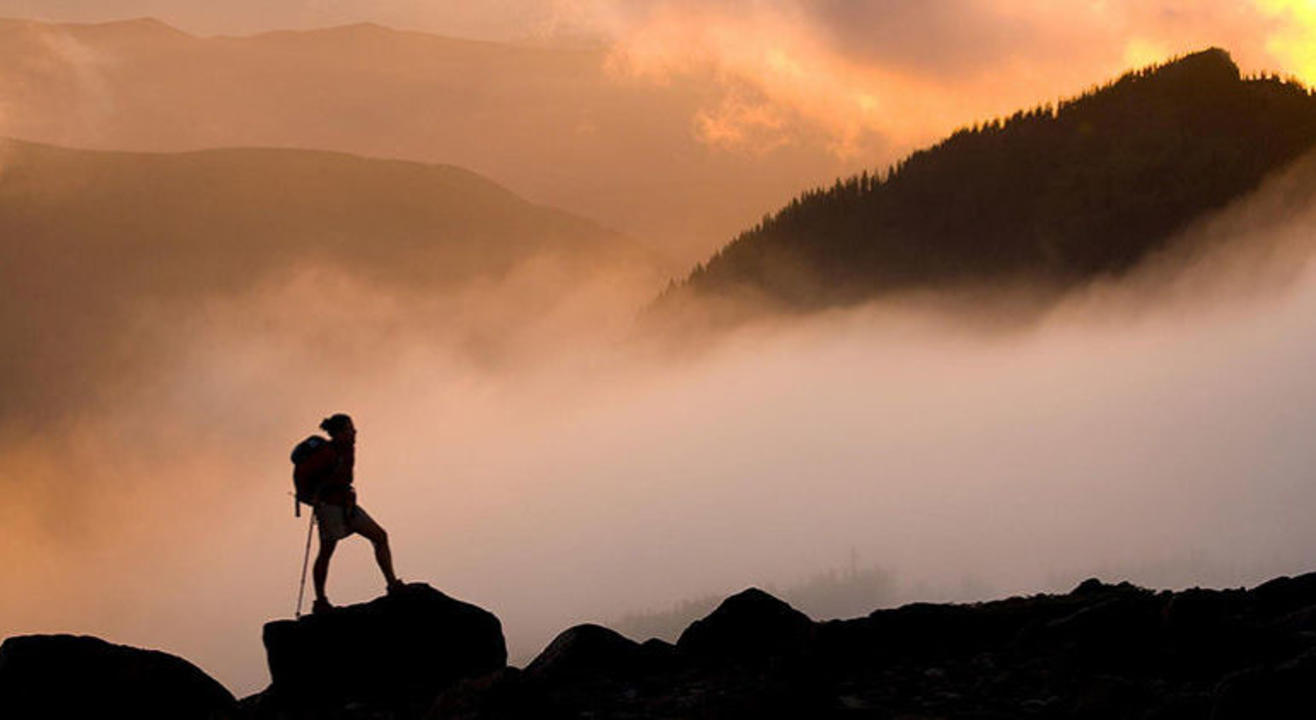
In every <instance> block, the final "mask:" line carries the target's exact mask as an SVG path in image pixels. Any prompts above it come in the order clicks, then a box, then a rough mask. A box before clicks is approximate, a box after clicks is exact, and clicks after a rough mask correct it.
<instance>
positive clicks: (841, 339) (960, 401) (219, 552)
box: [0, 174, 1316, 694]
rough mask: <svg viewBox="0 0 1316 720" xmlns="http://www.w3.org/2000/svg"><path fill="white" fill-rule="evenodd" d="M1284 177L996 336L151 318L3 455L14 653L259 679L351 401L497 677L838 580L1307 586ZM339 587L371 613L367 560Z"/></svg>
mask: <svg viewBox="0 0 1316 720" xmlns="http://www.w3.org/2000/svg"><path fill="white" fill-rule="evenodd" d="M1294 177H1295V176H1290V177H1289V178H1288V179H1286V180H1282V181H1280V182H1278V184H1272V185H1271V186H1270V188H1269V189H1268V190H1267V191H1266V192H1263V193H1262V194H1261V195H1260V196H1258V197H1256V198H1253V199H1251V200H1250V201H1248V202H1246V203H1244V204H1242V205H1240V206H1239V207H1237V208H1235V209H1234V210H1232V211H1231V212H1230V213H1227V214H1226V215H1225V216H1224V217H1222V218H1219V219H1217V220H1215V221H1214V222H1212V223H1208V224H1206V225H1205V226H1203V227H1201V228H1197V229H1196V230H1195V231H1194V232H1195V233H1198V234H1199V235H1204V236H1208V237H1215V238H1218V239H1220V240H1221V241H1228V242H1229V244H1228V245H1226V246H1224V247H1223V248H1221V247H1217V248H1216V249H1215V250H1214V251H1213V252H1210V253H1205V254H1203V253H1188V254H1185V253H1177V254H1175V253H1171V254H1169V255H1167V256H1166V257H1164V258H1162V259H1161V260H1160V261H1159V262H1158V263H1153V264H1152V265H1151V266H1149V268H1148V269H1146V270H1145V271H1144V272H1143V273H1142V274H1140V275H1138V276H1135V277H1133V278H1128V279H1125V280H1123V281H1119V282H1111V283H1106V284H1100V285H1095V286H1093V287H1091V288H1089V289H1087V290H1085V291H1082V292H1078V293H1075V294H1073V295H1071V296H1070V297H1069V298H1068V299H1066V300H1065V301H1063V302H1061V303H1060V304H1059V305H1057V306H1054V307H1052V308H1051V309H1050V310H1049V311H1048V312H1046V313H1044V314H1043V315H1042V316H1041V317H1040V318H1035V319H1034V320H1033V321H1031V322H1029V323H1024V324H1016V325H1012V326H1008V327H1007V329H1004V330H1002V329H1001V328H1002V326H999V325H997V326H993V327H992V328H991V329H984V328H983V327H981V326H980V325H978V324H976V323H973V322H968V321H966V320H964V319H963V318H962V317H959V318H957V317H955V316H952V315H947V314H946V313H944V312H941V311H931V310H929V309H928V307H929V305H928V304H927V303H926V302H924V300H925V299H917V298H915V299H901V298H892V299H888V300H885V301H883V302H879V303H876V304H873V305H871V306H866V307H862V308H855V309H851V310H847V311H838V312H834V313H829V314H825V315H819V316H812V317H810V318H807V319H800V318H795V319H792V320H789V321H780V322H777V321H765V322H762V323H759V324H756V325H751V326H747V327H744V328H742V329H740V330H738V331H736V332H733V333H730V334H728V335H726V336H724V337H722V338H720V339H716V340H708V339H707V338H703V339H700V340H699V344H698V345H697V346H695V345H694V343H695V341H694V340H687V341H684V342H677V343H675V344H676V345H677V346H679V347H680V351H679V352H672V351H671V349H670V348H665V346H663V345H661V344H659V345H655V344H652V343H649V342H641V341H639V339H637V337H636V332H638V331H637V330H636V329H635V327H634V326H633V325H632V318H633V317H634V313H635V310H636V308H638V307H640V306H641V305H642V304H643V303H644V302H645V301H646V300H647V299H649V298H651V297H652V293H653V290H654V288H653V287H652V286H651V285H649V284H648V280H646V279H640V278H636V277H629V278H628V277H622V276H618V275H614V274H609V273H606V272H599V273H597V274H595V275H593V276H590V277H588V278H587V279H581V280H580V281H579V282H575V283H561V284H557V285H555V286H554V287H557V288H561V287H567V288H569V290H567V291H562V292H555V293H554V294H551V295H545V294H544V293H541V292H536V291H534V288H538V287H540V281H541V280H542V275H543V272H544V270H543V268H536V267H534V266H533V265H530V266H522V267H521V269H520V271H519V272H512V273H510V274H509V275H507V276H506V277H504V278H503V279H501V280H499V281H492V280H491V281H489V282H488V283H486V284H483V285H477V286H476V287H474V288H465V289H463V290H462V291H461V292H459V293H457V292H445V291H442V290H439V289H434V288H428V289H427V288H410V289H407V290H399V289H397V288H396V287H390V286H382V285H379V284H377V283H372V282H371V281H369V280H367V279H363V278H360V277H356V276H354V275H352V274H351V273H350V272H349V271H346V270H344V269H343V268H342V267H340V266H335V267H318V266H311V265H308V266H304V267H293V268H289V270H288V272H287V273H286V274H283V275H281V276H278V277H275V278H272V279H270V280H269V281H266V282H261V283H259V284H256V285H254V286H251V287H243V288H241V290H240V291H238V292H235V293H232V294H220V295H214V294H207V295H205V296H204V297H201V298H197V299H193V300H188V299H186V298H173V299H172V300H171V302H170V303H168V304H160V303H152V302H150V301H149V300H143V301H141V302H139V303H138V304H137V305H135V306H134V308H135V312H134V314H133V315H132V318H133V322H132V324H131V325H130V326H125V327H124V328H119V330H118V332H119V335H120V336H121V337H122V338H124V341H125V342H132V341H133V338H141V339H142V342H145V343H147V344H148V346H152V347H153V345H150V344H149V343H151V342H155V341H156V340H158V339H160V338H164V339H166V340H167V341H168V347H169V348H170V349H169V351H168V352H167V353H164V354H162V355H161V356H159V357H154V356H152V357H148V358H146V359H140V358H138V360H137V361H138V362H145V363H147V367H145V368H142V367H135V368H133V372H132V373H130V374H128V375H125V377H131V378H133V379H132V380H131V384H130V385H129V386H128V387H125V388H121V389H120V392H116V393H115V394H114V397H115V398H117V400H116V402H115V403H113V404H111V405H109V406H103V405H98V404H89V405H87V406H85V407H83V408H81V409H79V410H73V411H70V412H68V413H66V414H65V415H63V416H62V417H61V420H60V422H59V423H58V424H56V425H48V426H43V427H42V429H41V430H40V432H39V433H38V432H37V431H35V430H29V431H24V430H22V429H21V428H22V425H21V424H11V425H8V426H6V428H7V429H6V431H5V433H4V435H3V436H0V485H2V486H3V490H4V493H5V497H6V502H5V503H4V504H3V506H0V524H3V526H4V527H5V528H6V532H5V533H4V534H3V535H0V568H3V569H0V584H3V586H4V587H5V588H6V589H7V592H6V593H4V596H3V597H2V598H0V636H7V635H11V634H18V633H29V632H55V631H70V632H86V633H94V634H97V635H101V636H103V637H106V638H107V639H110V640H113V641H117V642H123V643H129V644H134V645H142V646H150V647H157V648H160V649H164V650H168V651H170V652H175V653H178V654H181V655H183V656H185V657H188V658H189V659H191V660H193V661H195V662H197V663H198V664H199V665H201V666H202V667H203V668H204V669H205V670H207V671H208V672H210V673H212V674H214V675H215V676H216V677H217V678H218V679H219V680H221V681H222V682H224V683H225V684H226V685H228V686H229V687H230V688H232V689H233V690H234V691H235V692H237V693H239V694H246V693H249V692H253V691H256V690H258V689H260V688H261V687H262V686H263V684H264V683H265V682H266V680H267V676H266V672H265V665H264V657H263V651H262V648H261V644H260V627H261V624H262V623H263V622H265V621H267V620H269V619H272V618H276V617H284V616H288V615H290V614H291V612H292V610H293V604H294V601H295V598H296V592H297V579H298V576H297V573H298V571H299V570H300V565H301V552H302V548H303V542H304V538H305V532H306V525H305V522H306V518H305V517H303V518H301V519H300V520H298V519H294V518H293V517H292V516H291V509H292V508H291V499H290V497H289V496H288V494H287V493H288V491H289V490H290V489H291V483H290V469H291V466H290V464H289V463H288V460H287V453H288V451H289V450H290V448H291V447H292V445H293V444H294V443H295V442H297V441H298V440H300V439H301V438H302V437H304V436H305V435H306V434H309V433H310V432H312V431H313V430H314V427H315V424H316V423H317V422H318V421H319V419H320V418H321V417H323V416H325V415H328V414H329V413H331V412H336V411H346V412H349V413H351V414H352V415H353V416H354V417H355V418H356V421H357V425H358V427H359V429H360V437H359V448H358V461H357V462H358V467H357V475H358V488H359V491H360V495H361V502H362V504H363V505H364V506H365V507H367V508H369V510H370V512H371V514H372V515H373V516H374V517H375V518H376V519H377V520H379V521H380V522H381V523H382V524H383V525H384V526H385V527H386V528H387V529H388V530H389V532H390V535H391V538H392V542H393V545H394V553H395V557H396V561H397V566H398V570H399V573H400V574H401V575H402V576H403V577H404V578H405V579H407V580H411V581H423V582H428V583H431V584H433V585H434V586H436V587H438V588H440V589H442V590H443V591H444V592H447V593H449V594H452V595H454V596H456V597H459V598H461V599H464V600H468V601H471V602H475V603H478V604H481V605H483V606H485V607H488V608H489V609H491V610H493V611H494V612H495V613H497V614H498V615H499V617H500V618H501V619H502V621H503V623H504V629H505V632H506V633H507V635H508V638H509V644H510V651H511V655H512V657H513V659H514V660H523V659H525V658H527V657H529V656H532V655H533V654H534V653H536V652H538V651H539V650H540V649H541V648H542V647H543V646H544V645H545V644H546V643H547V642H548V641H549V640H550V639H551V638H552V636H553V635H554V634H556V633H557V632H559V631H560V630H562V629H565V628H566V627H568V626H570V625H571V624H574V623H577V622H584V621H606V620H609V619H612V618H617V617H620V616H622V615H625V614H627V613H632V612H644V611H651V610H661V609H665V608H668V607H671V606H672V605H674V604H676V603H678V602H680V601H682V600H685V599H688V598H691V597H700V596H705V595H708V594H718V593H728V592H731V591H734V590H738V589H741V588H743V587H744V586H747V585H751V584H757V585H768V584H776V585H779V586H788V585H790V584H792V583H798V582H801V581H803V580H805V579H806V578H809V577H813V576H815V575H816V574H817V573H818V572H819V571H822V570H826V569H828V568H834V567H837V566H838V565H843V564H845V563H847V562H850V561H851V558H852V553H853V557H857V558H858V559H859V561H860V562H861V563H862V564H863V565H864V566H865V567H869V566H875V567H880V568H882V570H883V572H885V573H887V574H888V576H889V577H890V578H892V582H893V583H895V585H896V586H897V590H896V592H895V593H894V594H893V595H891V596H887V597H884V598H876V599H875V603H880V602H889V601H891V598H893V597H894V598H897V599H925V600H951V599H976V598H984V597H997V596H1002V595H1006V594H1010V593H1016V592H1037V591H1042V590H1060V591H1064V590H1068V589H1070V588H1071V587H1072V586H1073V585H1075V584H1077V582H1078V581H1080V580H1081V579H1083V578H1085V577H1088V576H1091V575H1097V576H1100V577H1102V578H1104V579H1107V580H1112V581H1114V580H1122V579H1128V580H1132V581H1134V582H1137V583H1140V584H1145V585H1149V586H1154V587H1183V586H1189V585H1194V584H1202V585H1213V586H1221V585H1238V584H1251V583H1255V582H1258V581H1261V580H1263V579H1266V578H1268V577H1270V576H1273V575H1276V574H1280V573H1296V572H1302V571H1305V570H1308V569H1310V563H1311V560H1310V558H1312V557H1313V555H1316V527H1314V526H1313V525H1312V524H1311V523H1310V522H1309V521H1308V517H1309V516H1310V514H1311V512H1312V510H1313V509H1314V508H1316V486H1313V485H1312V484H1311V483H1310V482H1308V481H1307V475H1308V472H1309V468H1310V467H1311V466H1312V464H1313V461H1316V457H1314V456H1316V450H1314V449H1313V447H1314V446H1313V444H1312V443H1311V442H1310V440H1309V437H1310V435H1311V433H1312V432H1313V430H1314V429H1316V428H1313V425H1314V424H1316V416H1314V415H1313V412H1312V408H1316V377H1314V376H1313V375H1312V373H1311V372H1310V358H1311V357H1313V354H1314V353H1316V324H1313V322H1312V320H1311V318H1312V317H1316V276H1313V274H1312V271H1311V268H1310V265H1309V264H1308V262H1307V260H1308V257H1309V253H1308V251H1309V249H1310V245H1309V238H1310V237H1311V233H1312V231H1313V230H1316V222H1314V221H1313V214H1312V212H1311V211H1310V210H1303V209H1302V208H1304V207H1310V204H1309V203H1304V202H1297V201H1295V198H1296V199H1297V200H1301V198H1302V197H1305V195H1302V194H1301V193H1298V191H1297V190H1295V189H1294V183H1295V182H1298V180H1294ZM1296 177H1298V178H1299V180H1300V179H1301V178H1302V177H1304V176H1302V175H1301V174H1299V175H1298V176H1296ZM1303 182H1304V183H1305V181H1303ZM1286 183H1287V184H1286ZM1299 185H1300V186H1301V187H1303V188H1307V190H1306V191H1309V188H1310V186H1308V185H1305V184H1302V183H1299ZM1306 191H1304V192H1306ZM1294 193H1298V194H1296V195H1295V194H1294ZM1295 208H1296V209H1295ZM1281 211H1282V213H1281ZM1192 247H1200V246H1199V245H1193V246H1192ZM1239 247H1243V248H1246V251H1239V250H1237V248H1239ZM1184 268H1189V269H1188V270H1185V269H1184ZM107 382H113V381H112V380H108V381H107ZM57 389H58V388H54V389H52V390H51V391H52V392H54V391H56V390H57ZM329 587H330V596H331V598H332V599H333V600H334V601H336V602H338V603H349V602H358V601H363V600H366V599H368V598H370V597H373V596H374V595H375V594H377V593H379V592H381V591H382V589H383V583H382V580H381V579H380V578H379V576H378V572H377V570H376V569H375V568H374V567H373V562H372V560H371V557H370V552H369V548H368V544H367V543H365V542H364V541H361V540H359V539H354V540H349V541H347V542H345V543H344V544H342V545H340V549H339V553H338V554H337V555H336V556H335V559H334V565H333V567H332V570H331V573H330V583H329Z"/></svg>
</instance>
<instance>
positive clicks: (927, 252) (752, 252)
mask: <svg viewBox="0 0 1316 720" xmlns="http://www.w3.org/2000/svg"><path fill="white" fill-rule="evenodd" d="M1314 144H1316V96H1313V94H1312V91H1311V90H1309V89H1308V88H1306V87H1304V86H1303V85H1301V84H1299V83H1297V82H1296V81H1292V80H1283V79H1281V78H1279V77H1277V76H1270V75H1268V76H1258V77H1251V78H1245V77H1243V76H1241V74H1240V72H1239V69H1238V67H1237V66H1236V65H1235V64H1234V62H1233V60H1232V59H1231V58H1230V56H1229V54H1228V53H1227V52H1225V51H1223V50H1219V49H1210V50H1206V51H1203V52H1199V53H1195V54H1192V55H1188V56H1186V57H1183V58H1180V59H1177V60H1174V61H1171V62H1168V63H1166V64H1164V65H1160V66H1155V67H1150V68H1146V69H1143V70H1139V71H1135V72H1131V73H1128V74H1126V75H1124V76H1123V77H1121V78H1119V79H1118V80H1116V81H1114V82H1111V83H1109V84H1107V85H1105V86H1102V87H1099V88H1095V89H1093V90H1092V91H1090V92H1088V93H1086V94H1084V95H1082V96H1080V97H1078V98H1074V99H1070V100H1065V101H1062V102H1060V103H1059V105H1058V106H1050V105H1046V106H1041V107H1038V108H1035V109H1032V110H1028V111H1020V112H1017V113H1015V114H1014V115H1012V116H1010V117H1009V118H1005V119H996V120H992V121H991V122H988V123H986V124H984V125H978V126H974V127H972V128H967V129H962V130H959V131H957V132H955V133H954V134H952V135H951V136H950V137H948V138H946V139H945V140H943V141H941V142H940V143H938V144H937V145H935V146H933V147H931V148H928V149H925V150H920V151H918V152H915V153H913V154H912V155H910V156H909V157H908V158H906V159H905V160H903V161H901V162H900V163H898V164H897V165H895V166H892V167H890V168H888V169H887V170H886V171H885V172H877V173H869V172H864V173H863V174H861V175H858V176H855V177H850V178H848V179H846V180H837V182H836V183H835V184H834V185H833V186H832V187H830V188H819V189H816V190H812V191H809V192H806V193H804V194H803V195H801V196H800V197H798V198H796V199H795V200H793V201H792V202H791V203H790V204H789V205H787V206H786V207H784V208H782V209H781V210H779V211H778V212H777V213H775V214H773V215H770V216H765V217H764V219H763V221H762V222H761V223H760V224H758V225H757V226H755V227H753V228H752V229H750V230H747V231H745V232H743V233H741V234H740V235H739V236H738V237H737V238H736V239H735V240H733V241H732V242H731V243H729V244H728V245H726V246H725V247H723V248H722V249H721V250H720V251H719V252H718V253H717V254H716V255H714V256H713V257H712V258H711V259H710V260H709V261H708V262H707V263H706V264H701V265H699V266H697V267H696V268H695V269H694V271H693V272H691V273H690V275H689V276H688V278H687V279H686V280H685V282H684V283H683V284H682V285H681V286H679V287H673V288H670V289H669V291H668V293H667V295H668V297H669V298H670V297H671V296H673V295H678V294H682V293H689V292H693V294H694V295H696V296H703V297H707V296H709V295H714V294H728V293H735V292H736V291H745V290H748V291H751V292H753V293H754V294H755V295H759V296H763V297H766V298H768V299H769V300H772V301H775V302H776V303H778V304H780V305H782V306H784V307H787V308H793V309H810V308H817V307H825V306H831V305H838V304H845V303H850V302H856V301H862V300H865V299H869V298H872V297H874V296H877V295H880V294H882V293H886V292H891V291H896V290H916V289H935V288H942V287H956V286H963V285H972V284H975V283H983V282H995V281H1003V280H1012V281H1020V280H1022V281H1029V280H1037V281H1045V282H1047V283H1048V284H1050V285H1052V286H1054V285H1056V284H1058V285H1060V286H1061V287H1064V286H1072V285H1073V284H1076V283H1078V282H1082V281H1083V280H1086V279H1089V278H1092V277H1095V276H1098V275H1102V274H1119V273H1122V272H1124V271H1126V270H1128V269H1129V268H1131V267H1132V266H1134V265H1135V264H1137V263H1138V262H1139V261H1140V260H1141V259H1143V258H1145V257H1147V256H1148V254H1149V253H1151V252H1153V251H1155V250H1157V249H1159V248H1162V247H1164V246H1165V245H1166V244H1167V243H1169V242H1170V241H1171V240H1172V239H1173V238H1174V236H1175V235H1176V233H1177V232H1179V231H1182V230H1183V229H1184V228H1185V227H1186V226H1187V225H1189V224H1190V223H1191V222H1192V221H1193V220H1194V219H1197V218H1200V217H1202V216H1203V214H1205V213H1209V212H1210V211H1212V210H1216V209H1219V208H1221V207H1223V206H1224V205H1226V204H1227V203H1229V202H1230V201H1231V200H1233V199H1235V198H1238V197H1239V196H1240V195H1242V194H1245V193H1247V192H1248V191H1250V190H1253V189H1255V188H1256V187H1257V186H1258V185H1259V184H1260V183H1261V181H1262V180H1263V178H1265V177H1266V176H1267V175H1268V174H1269V173H1271V172H1272V171H1275V170H1277V169H1279V168H1282V167H1284V166H1285V165H1286V164H1288V163H1290V162H1292V161H1293V160H1295V159H1296V158H1297V157H1299V156H1300V155H1302V154H1303V153H1304V152H1305V151H1307V150H1309V149H1310V148H1312V147H1313V145H1314Z"/></svg>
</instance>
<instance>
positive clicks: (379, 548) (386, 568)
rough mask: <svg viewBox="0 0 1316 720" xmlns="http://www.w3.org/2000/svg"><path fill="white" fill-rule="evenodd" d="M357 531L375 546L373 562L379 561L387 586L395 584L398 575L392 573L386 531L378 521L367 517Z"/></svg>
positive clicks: (391, 556)
mask: <svg viewBox="0 0 1316 720" xmlns="http://www.w3.org/2000/svg"><path fill="white" fill-rule="evenodd" d="M357 532H359V533H361V534H362V535H363V536H365V538H366V539H367V540H369V541H370V543H371V544H372V545H374V546H375V562H377V563H379V570H380V572H382V573H384V581H385V582H387V583H388V586H389V587H393V586H394V585H397V584H398V576H397V575H394V574H393V553H392V552H391V551H390V550H389V548H388V533H387V532H385V531H384V528H382V527H380V526H379V523H377V522H375V521H374V520H371V519H369V518H366V521H365V522H364V523H362V525H361V527H359V528H358V529H357Z"/></svg>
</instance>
